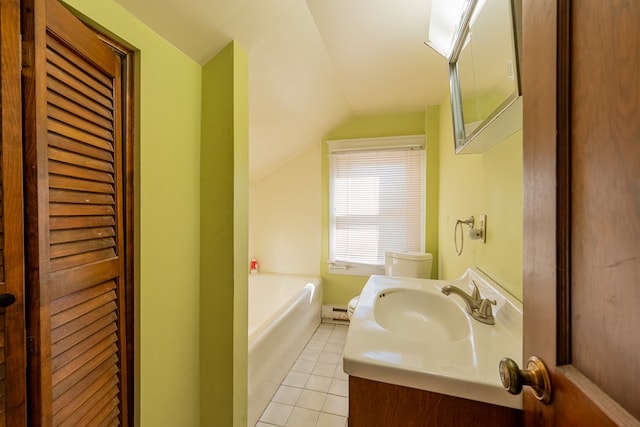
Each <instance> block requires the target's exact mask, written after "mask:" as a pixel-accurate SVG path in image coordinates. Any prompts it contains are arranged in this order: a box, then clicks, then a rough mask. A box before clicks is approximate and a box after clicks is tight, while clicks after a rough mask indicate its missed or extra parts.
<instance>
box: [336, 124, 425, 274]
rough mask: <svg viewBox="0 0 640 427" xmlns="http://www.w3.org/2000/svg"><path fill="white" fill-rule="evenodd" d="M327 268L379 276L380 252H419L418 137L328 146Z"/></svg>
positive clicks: (421, 189) (421, 173)
mask: <svg viewBox="0 0 640 427" xmlns="http://www.w3.org/2000/svg"><path fill="white" fill-rule="evenodd" d="M329 155H330V162H329V164H330V172H329V175H330V233H329V234H330V236H329V240H330V242H329V246H330V249H329V252H330V253H329V258H330V259H329V262H330V266H331V268H330V270H331V271H332V272H336V273H344V274H380V273H381V268H382V267H383V266H384V253H385V251H423V250H424V218H425V203H424V199H425V166H424V163H425V160H424V136H418V137H398V138H376V139H367V140H363V139H358V140H346V141H345V140H343V141H330V142H329Z"/></svg>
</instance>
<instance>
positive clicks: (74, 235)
mask: <svg viewBox="0 0 640 427" xmlns="http://www.w3.org/2000/svg"><path fill="white" fill-rule="evenodd" d="M114 235H115V231H114V229H113V228H112V227H103V228H79V229H73V230H60V231H55V230H54V231H52V232H51V240H50V242H51V243H52V244H56V243H66V242H73V241H79V240H91V239H100V238H104V237H113V236H114Z"/></svg>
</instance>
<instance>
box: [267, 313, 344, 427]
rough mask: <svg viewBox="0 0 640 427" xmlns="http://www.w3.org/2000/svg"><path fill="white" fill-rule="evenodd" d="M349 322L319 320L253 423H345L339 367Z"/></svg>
mask: <svg viewBox="0 0 640 427" xmlns="http://www.w3.org/2000/svg"><path fill="white" fill-rule="evenodd" d="M347 330H348V326H346V325H334V324H330V323H321V324H320V326H318V329H317V330H316V332H315V333H314V335H313V337H311V339H310V340H309V342H308V343H307V346H306V347H305V349H304V350H303V351H302V353H301V354H300V356H299V357H298V360H297V361H296V362H295V364H294V365H293V367H292V368H291V370H290V371H289V373H288V374H287V376H286V377H285V379H284V380H283V381H282V384H280V388H278V390H277V391H276V393H275V395H274V396H273V398H272V399H271V402H270V403H269V405H268V406H267V408H266V409H265V410H264V412H263V413H262V416H261V417H260V420H259V421H258V424H256V426H255V427H273V426H281V427H345V426H347V414H348V411H349V382H348V377H347V374H345V373H344V372H343V371H342V350H343V348H344V341H345V338H346V336H347Z"/></svg>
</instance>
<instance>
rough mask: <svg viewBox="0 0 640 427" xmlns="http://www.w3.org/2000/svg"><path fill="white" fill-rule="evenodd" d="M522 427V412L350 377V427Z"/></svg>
mask: <svg viewBox="0 0 640 427" xmlns="http://www.w3.org/2000/svg"><path fill="white" fill-rule="evenodd" d="M521 425H522V411H521V410H519V409H513V408H507V407H504V406H498V405H493V404H490V403H484V402H477V401H475V400H468V399H463V398H460V397H454V396H447V395H444V394H439V393H433V392H429V391H424V390H417V389H414V388H409V387H403V386H398V385H394V384H387V383H382V382H378V381H372V380H367V379H363V378H359V377H353V376H349V427H431V426H438V427H442V426H447V427H455V426H465V427H470V426H471V427H472V426H492V427H501V426H504V427H514V426H515V427H517V426H521Z"/></svg>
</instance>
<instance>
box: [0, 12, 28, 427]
mask: <svg viewBox="0 0 640 427" xmlns="http://www.w3.org/2000/svg"><path fill="white" fill-rule="evenodd" d="M19 16H20V4H19V0H0V426H22V425H25V422H26V369H25V367H26V354H25V342H24V332H25V324H24V315H25V312H24V263H23V260H24V250H23V248H24V245H23V239H24V234H23V214H22V212H23V211H22V203H23V202H22V114H21V110H22V105H21V101H20V100H21V93H20V67H21V62H20V50H21V46H20V37H19V35H20V21H19Z"/></svg>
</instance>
